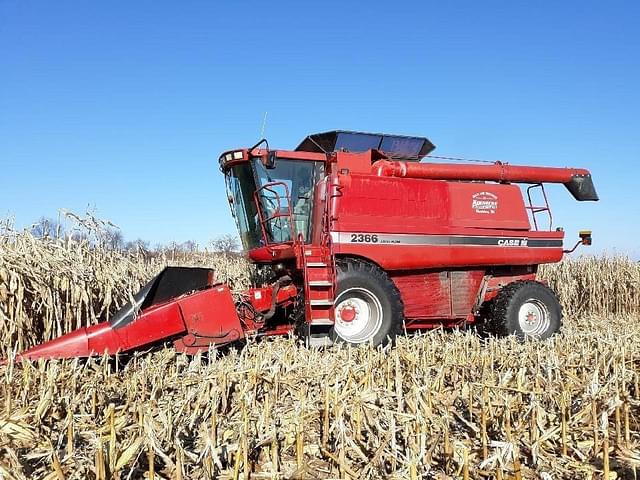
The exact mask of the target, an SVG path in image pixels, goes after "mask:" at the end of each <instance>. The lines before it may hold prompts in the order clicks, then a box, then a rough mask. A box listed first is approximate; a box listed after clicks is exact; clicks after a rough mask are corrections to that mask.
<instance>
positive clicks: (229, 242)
mask: <svg viewBox="0 0 640 480" xmlns="http://www.w3.org/2000/svg"><path fill="white" fill-rule="evenodd" d="M210 245H211V248H212V249H213V251H214V252H219V253H224V254H225V255H230V254H233V253H238V250H239V249H240V244H239V243H238V237H236V236H235V235H232V234H230V233H225V234H224V235H220V236H218V237H216V238H214V239H213V240H211V242H210Z"/></svg>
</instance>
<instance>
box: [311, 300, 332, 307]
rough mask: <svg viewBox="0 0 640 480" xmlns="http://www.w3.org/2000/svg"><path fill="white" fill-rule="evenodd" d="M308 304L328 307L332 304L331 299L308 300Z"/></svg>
mask: <svg viewBox="0 0 640 480" xmlns="http://www.w3.org/2000/svg"><path fill="white" fill-rule="evenodd" d="M309 305H311V306H312V307H330V306H331V305H333V301H332V300H311V301H309Z"/></svg>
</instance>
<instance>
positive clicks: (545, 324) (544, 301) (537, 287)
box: [491, 281, 562, 340]
mask: <svg viewBox="0 0 640 480" xmlns="http://www.w3.org/2000/svg"><path fill="white" fill-rule="evenodd" d="M561 322H562V307H561V306H560V302H558V298H557V297H556V294H555V293H554V292H553V290H551V289H550V288H549V287H547V286H546V285H544V284H542V283H540V282H533V281H521V282H513V283H510V284H509V285H507V286H505V287H504V288H503V289H502V290H500V293H499V294H498V295H497V296H496V298H495V299H494V301H493V305H492V308H491V330H492V332H493V333H495V334H496V335H499V336H504V335H516V336H517V337H518V338H519V339H521V340H524V339H525V338H538V339H546V338H549V337H550V336H552V335H553V334H554V333H556V332H558V330H560V325H561Z"/></svg>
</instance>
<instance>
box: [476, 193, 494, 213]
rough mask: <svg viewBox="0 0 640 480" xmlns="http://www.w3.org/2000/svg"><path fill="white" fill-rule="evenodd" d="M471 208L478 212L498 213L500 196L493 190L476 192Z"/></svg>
mask: <svg viewBox="0 0 640 480" xmlns="http://www.w3.org/2000/svg"><path fill="white" fill-rule="evenodd" d="M471 208H472V209H473V210H474V211H475V212H476V213H481V214H492V213H496V210H498V196H497V195H494V194H493V193H491V192H478V193H474V194H473V195H472V196H471Z"/></svg>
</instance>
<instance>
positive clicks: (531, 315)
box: [19, 131, 598, 359]
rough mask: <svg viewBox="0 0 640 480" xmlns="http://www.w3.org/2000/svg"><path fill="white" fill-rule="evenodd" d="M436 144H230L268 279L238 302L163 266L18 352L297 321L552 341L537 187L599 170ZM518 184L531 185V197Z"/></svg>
mask: <svg viewBox="0 0 640 480" xmlns="http://www.w3.org/2000/svg"><path fill="white" fill-rule="evenodd" d="M434 148H435V147H434V146H433V144H432V143H431V142H430V141H429V140H428V139H426V138H419V137H405V136H396V135H379V134H369V133H358V132H346V131H334V132H327V133H321V134H316V135H310V136H308V137H307V138H305V139H304V141H303V142H302V143H301V144H300V145H299V146H298V147H297V148H296V149H295V150H293V151H285V150H270V149H269V146H268V143H267V142H266V141H265V140H262V141H261V142H259V143H258V144H257V145H254V146H253V147H251V148H243V149H237V150H231V151H229V152H225V153H223V154H222V155H221V156H220V160H219V162H220V168H221V170H222V172H223V173H224V175H225V178H226V182H227V189H228V197H229V202H230V204H231V210H232V212H233V215H234V217H235V219H236V222H237V226H238V230H239V234H240V238H241V240H242V244H243V247H244V249H245V250H246V251H247V252H248V255H249V258H250V259H251V260H252V261H253V262H255V263H257V264H263V265H270V266H271V267H272V270H273V272H274V279H273V281H272V282H271V283H270V284H269V285H264V286H262V287H259V288H252V289H249V290H248V291H247V292H244V293H243V294H242V295H240V296H239V298H238V299H234V297H233V296H232V294H231V292H230V290H229V288H228V287H227V286H226V285H223V284H220V283H217V282H216V280H215V272H213V271H211V270H209V269H203V268H180V267H171V268H166V269H165V270H164V271H162V272H161V273H160V274H159V275H158V276H157V277H156V278H154V279H153V280H151V281H150V282H149V283H148V284H147V285H146V286H145V287H144V288H143V289H142V290H141V291H140V292H138V293H137V294H136V295H135V296H134V299H133V301H132V302H131V303H130V304H127V305H125V307H123V308H122V309H121V310H120V311H119V312H118V313H117V314H116V315H115V316H114V317H112V318H111V319H110V320H109V321H106V322H103V323H100V324H98V325H95V326H91V327H88V328H82V329H79V330H76V331H73V332H71V333H68V334H66V335H63V336H62V337H59V338H57V339H54V340H52V341H49V342H46V343H44V344H41V345H38V346H36V347H34V348H31V349H30V350H27V351H25V352H23V353H22V354H20V356H19V357H20V358H28V359H38V358H67V357H82V356H90V355H94V354H97V355H99V354H103V353H108V354H115V353H116V352H125V351H129V350H134V349H137V348H141V347H149V346H153V345H156V344H164V343H165V342H167V341H173V344H174V345H175V348H176V350H178V351H181V352H187V353H195V352H197V351H200V350H203V349H208V348H209V346H210V345H222V344H228V343H231V342H235V341H237V340H240V339H242V338H243V337H246V336H252V335H283V334H288V333H290V332H292V331H295V332H297V333H299V334H300V335H303V336H304V337H306V338H307V339H308V340H309V342H310V343H312V344H313V343H326V342H331V341H343V342H349V343H354V344H357V343H363V342H373V343H374V344H381V343H385V342H388V341H392V340H393V339H394V337H395V336H396V335H398V334H400V333H401V332H403V331H404V330H405V329H406V330H414V329H422V328H431V327H435V326H440V325H443V326H445V327H451V326H456V325H461V324H473V323H476V322H479V321H483V322H488V324H489V325H490V326H492V328H493V330H494V331H495V333H496V334H500V335H506V334H515V335H517V336H518V337H521V338H524V337H528V336H532V337H538V338H546V337H549V336H550V335H552V334H553V333H554V332H556V331H557V330H558V329H559V327H560V321H561V310H560V305H559V304H558V301H557V299H556V296H555V295H554V293H553V292H552V291H551V290H550V289H549V288H548V287H547V286H546V285H545V284H543V283H540V282H538V281H537V280H536V273H537V270H538V265H540V264H543V263H551V262H558V261H559V260H560V259H561V258H562V256H563V253H565V252H567V250H563V237H564V232H563V231H562V229H552V226H551V223H552V217H551V212H550V210H549V206H548V203H547V197H546V194H545V192H544V186H543V185H544V184H545V183H562V184H564V185H565V187H566V188H567V189H568V190H569V192H570V193H571V194H572V195H573V197H574V198H575V199H576V200H580V201H583V200H598V196H597V194H596V191H595V189H594V186H593V183H592V180H591V175H590V174H589V172H588V171H587V170H584V169H575V168H543V167H528V166H514V165H508V164H503V163H500V162H496V163H491V164H453V163H431V162H423V161H421V160H423V159H425V157H426V156H427V155H428V154H429V153H430V152H431V151H432V150H433V149H434ZM517 184H526V185H528V186H527V187H526V190H525V192H526V201H525V196H523V192H522V190H521V188H520V187H519V186H518V185H517ZM536 192H537V194H538V197H539V199H540V200H539V202H538V204H534V203H532V197H533V196H534V194H535V193H536ZM543 220H544V222H543ZM543 223H544V227H546V228H543V225H542V224H543ZM580 237H581V238H580V240H579V241H578V243H576V246H577V245H578V244H580V243H582V244H590V243H591V236H590V232H581V234H580ZM573 249H575V246H574V248H573ZM573 249H572V250H573ZM572 250H571V251H572Z"/></svg>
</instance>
